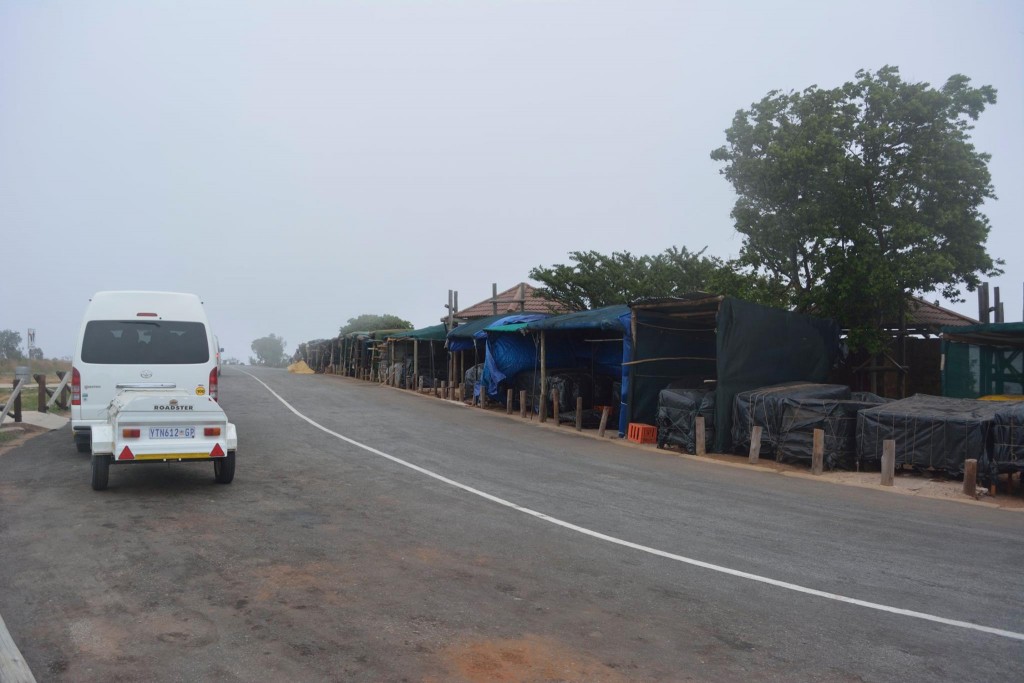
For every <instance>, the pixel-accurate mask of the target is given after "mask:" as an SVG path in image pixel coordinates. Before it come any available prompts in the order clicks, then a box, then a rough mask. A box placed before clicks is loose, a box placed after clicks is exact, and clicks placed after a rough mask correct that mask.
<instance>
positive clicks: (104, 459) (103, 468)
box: [92, 455, 110, 491]
mask: <svg viewBox="0 0 1024 683" xmlns="http://www.w3.org/2000/svg"><path fill="white" fill-rule="evenodd" d="M109 478H110V456H109V455H94V456H92V490H93V491H102V490H104V489H105V488H107V480H108V479H109Z"/></svg>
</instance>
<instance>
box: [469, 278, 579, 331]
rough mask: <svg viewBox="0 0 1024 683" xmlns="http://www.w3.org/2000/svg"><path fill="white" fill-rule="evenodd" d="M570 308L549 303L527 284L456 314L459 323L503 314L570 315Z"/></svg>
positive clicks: (555, 302)
mask: <svg viewBox="0 0 1024 683" xmlns="http://www.w3.org/2000/svg"><path fill="white" fill-rule="evenodd" d="M569 312H570V311H569V308H568V307H566V306H565V305H563V304H560V303H558V302H557V301H548V300H547V299H544V298H542V297H541V296H540V295H539V294H538V293H537V288H536V287H533V286H532V285H530V284H528V283H526V282H520V283H519V284H518V285H515V286H514V287H510V288H509V289H506V290H505V291H504V292H499V293H498V294H497V296H492V297H489V298H487V299H484V300H483V301H481V302H479V303H476V304H473V305H472V306H470V307H469V308H464V309H462V310H461V311H458V312H456V313H455V319H456V320H459V321H469V320H477V319H479V318H486V317H487V316H489V315H501V314H503V313H509V314H511V313H548V314H551V315H557V314H560V313H569Z"/></svg>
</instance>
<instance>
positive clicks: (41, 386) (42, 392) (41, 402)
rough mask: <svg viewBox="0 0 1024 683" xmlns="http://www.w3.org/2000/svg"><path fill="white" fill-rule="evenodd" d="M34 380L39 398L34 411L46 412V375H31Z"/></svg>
mask: <svg viewBox="0 0 1024 683" xmlns="http://www.w3.org/2000/svg"><path fill="white" fill-rule="evenodd" d="M32 377H33V378H34V379H35V380H36V387H37V390H38V391H39V396H38V397H37V400H36V410H38V411H39V412H40V413H45V412H48V411H47V409H46V373H38V374H35V375H32Z"/></svg>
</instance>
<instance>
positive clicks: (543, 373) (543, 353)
mask: <svg viewBox="0 0 1024 683" xmlns="http://www.w3.org/2000/svg"><path fill="white" fill-rule="evenodd" d="M539 398H540V421H541V422H547V421H548V342H547V336H546V335H545V334H544V330H541V331H540V397H539Z"/></svg>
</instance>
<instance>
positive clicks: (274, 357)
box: [249, 334, 288, 368]
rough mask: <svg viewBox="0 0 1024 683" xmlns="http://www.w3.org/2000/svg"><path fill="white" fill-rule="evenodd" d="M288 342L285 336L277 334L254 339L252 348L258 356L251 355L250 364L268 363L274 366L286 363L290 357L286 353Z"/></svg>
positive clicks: (277, 366)
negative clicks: (285, 348)
mask: <svg viewBox="0 0 1024 683" xmlns="http://www.w3.org/2000/svg"><path fill="white" fill-rule="evenodd" d="M286 343H287V342H285V340H284V338H283V337H279V336H277V335H276V334H268V335H267V336H266V337H260V338H259V339H254V340H253V342H252V345H251V348H252V352H253V353H255V354H256V357H255V358H252V357H250V358H249V364H250V365H267V366H270V367H273V368H279V367H281V366H283V365H285V364H286V363H287V362H288V357H287V356H285V355H284V347H285V344H286Z"/></svg>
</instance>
